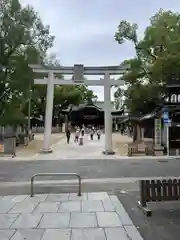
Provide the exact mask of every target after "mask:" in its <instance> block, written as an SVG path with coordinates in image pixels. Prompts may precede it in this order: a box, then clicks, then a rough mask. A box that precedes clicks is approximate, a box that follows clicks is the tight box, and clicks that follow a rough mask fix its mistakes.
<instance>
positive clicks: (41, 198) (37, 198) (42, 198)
mask: <svg viewBox="0 0 180 240" xmlns="http://www.w3.org/2000/svg"><path fill="white" fill-rule="evenodd" d="M47 196H48V194H36V195H35V196H34V197H30V196H28V198H27V199H26V200H28V201H31V202H44V201H45V200H46V198H47Z"/></svg>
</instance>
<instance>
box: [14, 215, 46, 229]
mask: <svg viewBox="0 0 180 240" xmlns="http://www.w3.org/2000/svg"><path fill="white" fill-rule="evenodd" d="M41 218H42V214H22V215H20V216H19V217H18V219H17V220H16V221H15V222H14V223H13V224H12V225H11V228H20V229H22V228H36V227H37V225H38V224H39V222H40V220H41Z"/></svg>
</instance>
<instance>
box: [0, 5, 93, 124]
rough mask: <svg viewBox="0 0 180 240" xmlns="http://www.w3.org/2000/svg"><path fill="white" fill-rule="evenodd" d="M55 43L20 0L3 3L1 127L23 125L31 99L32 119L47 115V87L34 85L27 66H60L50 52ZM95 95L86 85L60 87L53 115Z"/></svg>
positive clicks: (0, 15)
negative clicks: (14, 123)
mask: <svg viewBox="0 0 180 240" xmlns="http://www.w3.org/2000/svg"><path fill="white" fill-rule="evenodd" d="M53 42H54V36H52V35H51V33H50V26H46V25H44V24H43V22H42V20H41V18H40V17H39V15H38V13H37V12H36V11H35V10H34V8H33V7H31V6H29V5H28V6H26V7H23V6H22V5H21V4H20V2H19V0H6V1H3V0H2V1H0V124H11V123H12V122H23V120H25V117H26V116H27V113H28V110H27V108H28V100H29V99H30V98H31V99H32V100H31V102H32V104H31V112H32V113H31V117H33V116H35V117H39V116H40V115H44V111H45V102H46V88H47V87H46V86H42V85H34V84H33V79H34V77H35V74H34V73H33V72H32V70H31V69H30V68H29V67H28V65H29V64H40V63H44V64H48V65H56V66H57V65H60V62H59V61H58V60H57V58H56V56H55V55H53V54H52V55H49V54H48V53H47V52H48V50H49V49H50V48H51V47H52V46H53ZM43 76H44V75H43ZM61 77H63V76H61ZM93 95H94V93H93V92H92V91H90V90H88V89H87V87H85V86H57V87H55V96H54V114H55V115H58V114H60V111H61V108H62V106H66V107H67V106H68V105H69V104H77V105H78V104H79V103H80V102H82V101H85V100H86V99H89V98H92V97H93ZM12 119H13V120H12Z"/></svg>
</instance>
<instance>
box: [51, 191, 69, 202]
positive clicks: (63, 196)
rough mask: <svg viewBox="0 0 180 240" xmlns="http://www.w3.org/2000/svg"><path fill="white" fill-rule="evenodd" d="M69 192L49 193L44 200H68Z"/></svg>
mask: <svg viewBox="0 0 180 240" xmlns="http://www.w3.org/2000/svg"><path fill="white" fill-rule="evenodd" d="M68 199H69V194H68V193H61V194H49V195H48V197H47V198H46V201H48V202H62V201H68Z"/></svg>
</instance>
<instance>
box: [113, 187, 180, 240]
mask: <svg viewBox="0 0 180 240" xmlns="http://www.w3.org/2000/svg"><path fill="white" fill-rule="evenodd" d="M116 195H117V197H118V198H119V200H120V201H121V203H122V204H123V205H124V208H125V209H126V211H127V212H128V214H129V216H130V218H131V219H132V221H133V223H134V225H135V226H136V227H137V229H138V230H139V232H140V233H141V235H142V237H143V238H144V240H176V239H180V227H179V226H180V202H156V203H149V204H148V207H149V208H150V209H151V210H152V217H146V216H145V215H144V214H143V213H142V212H141V210H140V209H139V208H138V207H137V201H138V200H139V192H138V191H129V192H125V191H124V192H119V191H118V192H116Z"/></svg>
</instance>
